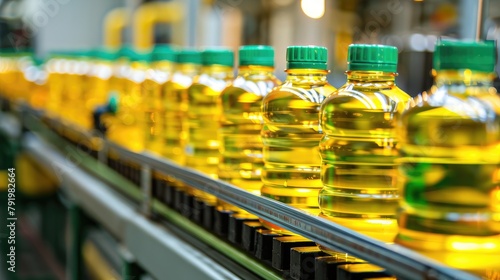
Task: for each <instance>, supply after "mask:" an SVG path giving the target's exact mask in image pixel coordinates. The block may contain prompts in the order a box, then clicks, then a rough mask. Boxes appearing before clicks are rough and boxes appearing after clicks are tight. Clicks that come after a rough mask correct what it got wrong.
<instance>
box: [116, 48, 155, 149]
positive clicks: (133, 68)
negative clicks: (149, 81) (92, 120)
mask: <svg viewBox="0 0 500 280" xmlns="http://www.w3.org/2000/svg"><path fill="white" fill-rule="evenodd" d="M129 59H130V63H129V66H128V68H125V69H124V70H125V71H124V72H125V73H124V76H123V77H121V78H120V80H119V81H120V83H119V87H122V88H121V89H120V90H119V92H118V100H119V102H118V110H117V112H116V116H114V117H111V123H110V125H109V126H108V135H107V136H108V139H109V140H111V141H113V142H115V143H117V144H119V145H121V146H123V147H126V148H128V149H130V150H132V151H135V152H139V151H142V150H143V149H144V127H145V123H146V119H145V113H144V112H145V109H144V96H143V95H144V91H143V87H144V82H145V80H146V76H147V71H148V69H149V63H150V62H151V53H150V52H139V51H133V50H129Z"/></svg>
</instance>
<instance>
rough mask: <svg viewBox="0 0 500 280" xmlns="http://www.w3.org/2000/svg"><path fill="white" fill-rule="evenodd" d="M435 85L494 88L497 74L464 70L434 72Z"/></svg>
mask: <svg viewBox="0 0 500 280" xmlns="http://www.w3.org/2000/svg"><path fill="white" fill-rule="evenodd" d="M433 74H434V75H435V84H436V86H437V87H438V88H439V87H468V88H481V87H492V86H493V79H494V78H495V73H489V72H478V71H471V70H469V69H465V70H464V69H462V70H458V69H457V70H451V69H450V70H439V71H436V72H434V71H433Z"/></svg>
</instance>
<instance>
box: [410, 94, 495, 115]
mask: <svg viewBox="0 0 500 280" xmlns="http://www.w3.org/2000/svg"><path fill="white" fill-rule="evenodd" d="M415 115H418V116H419V117H423V118H430V119H433V118H438V119H439V118H460V119H470V120H473V121H477V122H489V121H492V120H497V121H500V96H499V95H498V94H496V93H491V92H489V91H487V90H485V91H483V92H476V93H475V94H474V95H466V94H461V93H456V92H450V91H448V90H446V89H435V90H433V91H432V92H431V94H427V93H422V94H419V95H417V96H416V97H415V98H413V99H412V101H411V102H409V104H408V108H407V110H405V112H404V113H403V117H404V118H409V117H413V116H415Z"/></svg>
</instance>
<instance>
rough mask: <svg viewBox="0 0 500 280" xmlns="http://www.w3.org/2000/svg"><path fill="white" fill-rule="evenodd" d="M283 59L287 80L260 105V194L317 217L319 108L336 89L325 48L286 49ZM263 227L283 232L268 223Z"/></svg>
mask: <svg viewBox="0 0 500 280" xmlns="http://www.w3.org/2000/svg"><path fill="white" fill-rule="evenodd" d="M286 57H287V70H286V73H287V78H286V80H285V81H284V83H283V84H282V85H281V86H278V87H276V88H275V89H274V90H273V91H271V92H270V93H269V94H268V95H267V96H266V97H265V98H264V100H263V103H262V106H263V107H262V113H263V118H264V125H263V128H262V132H261V137H262V142H263V158H264V168H263V170H262V183H263V186H262V189H261V194H262V196H266V197H269V198H272V199H275V200H278V201H281V202H283V203H287V204H290V205H292V206H295V207H297V208H300V209H302V210H305V211H308V212H311V213H314V214H318V213H319V208H318V192H319V190H320V189H321V186H322V185H321V180H320V170H321V168H320V167H321V158H320V154H319V149H318V143H319V140H320V139H321V135H322V131H321V127H320V125H319V108H320V105H321V102H323V100H324V99H325V98H326V97H328V96H329V95H330V94H331V93H332V92H333V91H334V90H335V88H334V87H333V86H331V85H330V84H328V81H327V75H328V72H329V71H328V70H327V65H326V63H327V49H326V48H324V47H317V46H291V47H288V48H287V53H286ZM262 223H263V224H264V225H265V226H266V227H268V228H270V229H272V230H275V231H281V232H285V230H284V229H282V228H280V227H278V226H276V225H273V224H271V223H269V222H267V221H264V220H263V221H262Z"/></svg>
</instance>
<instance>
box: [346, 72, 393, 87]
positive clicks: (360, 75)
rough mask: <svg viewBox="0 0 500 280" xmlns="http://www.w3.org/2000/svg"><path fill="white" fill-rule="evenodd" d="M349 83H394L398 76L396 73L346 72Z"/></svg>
mask: <svg viewBox="0 0 500 280" xmlns="http://www.w3.org/2000/svg"><path fill="white" fill-rule="evenodd" d="M345 73H346V75H347V82H348V83H359V82H371V83H392V84H394V81H395V80H396V76H397V75H398V74H397V73H395V72H382V71H346V72H345Z"/></svg>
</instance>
